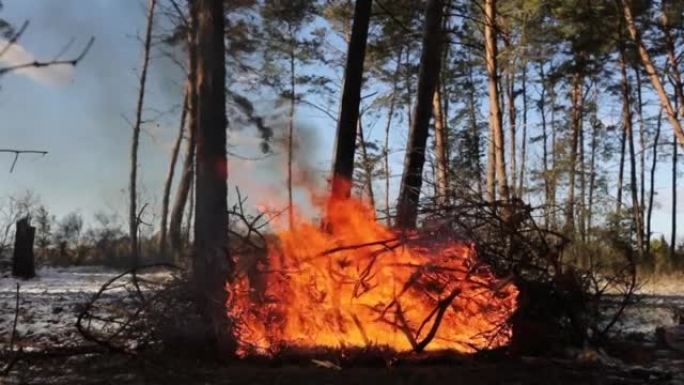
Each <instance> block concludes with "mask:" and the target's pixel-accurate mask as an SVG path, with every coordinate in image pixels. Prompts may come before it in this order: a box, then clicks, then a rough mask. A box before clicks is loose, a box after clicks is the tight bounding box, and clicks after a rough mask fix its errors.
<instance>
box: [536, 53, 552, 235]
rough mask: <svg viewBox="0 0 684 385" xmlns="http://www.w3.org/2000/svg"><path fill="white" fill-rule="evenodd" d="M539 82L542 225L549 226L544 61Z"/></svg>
mask: <svg viewBox="0 0 684 385" xmlns="http://www.w3.org/2000/svg"><path fill="white" fill-rule="evenodd" d="M539 78H540V79H539V83H540V86H541V91H540V93H539V102H538V104H537V106H538V109H539V116H540V118H541V129H542V176H543V180H544V226H546V228H549V227H550V225H551V206H550V205H549V204H550V202H551V183H550V181H549V176H550V175H549V149H548V147H549V144H548V142H549V135H548V131H547V127H546V74H545V73H544V62H543V61H540V62H539Z"/></svg>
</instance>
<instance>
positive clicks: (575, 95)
mask: <svg viewBox="0 0 684 385" xmlns="http://www.w3.org/2000/svg"><path fill="white" fill-rule="evenodd" d="M582 83H583V82H582V76H581V75H580V74H579V73H576V74H574V75H573V77H572V89H571V90H570V100H571V103H572V111H571V113H572V128H571V129H572V132H571V137H570V165H569V166H568V167H569V177H568V179H569V182H568V188H569V191H568V204H567V208H566V212H565V226H566V228H567V231H568V232H569V233H570V234H572V233H574V232H575V180H576V176H577V148H578V146H579V136H580V131H581V130H582V99H583V97H582Z"/></svg>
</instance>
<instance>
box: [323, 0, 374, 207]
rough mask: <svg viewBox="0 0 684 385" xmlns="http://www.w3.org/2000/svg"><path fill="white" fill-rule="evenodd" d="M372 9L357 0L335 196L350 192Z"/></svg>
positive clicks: (337, 151) (335, 167)
mask: <svg viewBox="0 0 684 385" xmlns="http://www.w3.org/2000/svg"><path fill="white" fill-rule="evenodd" d="M371 9H372V1H371V0H356V5H355V6H354V21H353V24H352V32H351V37H350V39H349V47H348V49H347V65H346V66H345V70H344V87H343V90H342V102H341V103H340V118H339V119H338V122H337V145H336V146H335V160H334V164H333V180H332V196H333V197H334V198H343V199H346V198H349V196H350V195H351V185H352V184H351V181H352V178H353V175H354V152H355V150H356V130H357V126H358V120H359V106H360V104H361V87H362V86H363V63H364V60H365V57H366V41H367V40H368V26H369V24H370V15H371Z"/></svg>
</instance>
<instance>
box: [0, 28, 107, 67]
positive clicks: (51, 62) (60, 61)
mask: <svg viewBox="0 0 684 385" xmlns="http://www.w3.org/2000/svg"><path fill="white" fill-rule="evenodd" d="M94 42H95V37H91V38H90V39H89V40H88V43H87V44H86V45H85V46H84V47H83V50H82V51H81V52H80V53H79V54H78V56H76V57H74V58H72V59H54V60H49V61H39V60H34V61H32V62H27V63H21V64H15V65H11V66H9V67H4V68H0V76H3V75H6V74H8V73H10V72H13V71H17V70H20V69H24V68H43V67H51V66H57V65H70V66H73V67H75V66H77V65H78V63H79V62H80V61H81V60H83V58H84V57H85V55H86V54H87V53H88V51H90V48H91V47H92V46H93V43H94Z"/></svg>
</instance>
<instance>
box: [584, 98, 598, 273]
mask: <svg viewBox="0 0 684 385" xmlns="http://www.w3.org/2000/svg"><path fill="white" fill-rule="evenodd" d="M591 120H592V122H591V153H590V159H589V200H588V204H587V207H588V208H589V209H588V210H586V215H587V221H586V233H587V237H588V238H589V240H591V239H592V221H593V213H594V211H593V210H592V208H593V207H594V191H595V189H596V152H597V150H598V149H597V147H598V130H599V124H600V122H599V118H598V89H597V87H594V111H593V113H592V119H591ZM589 267H590V268H591V266H589Z"/></svg>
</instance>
